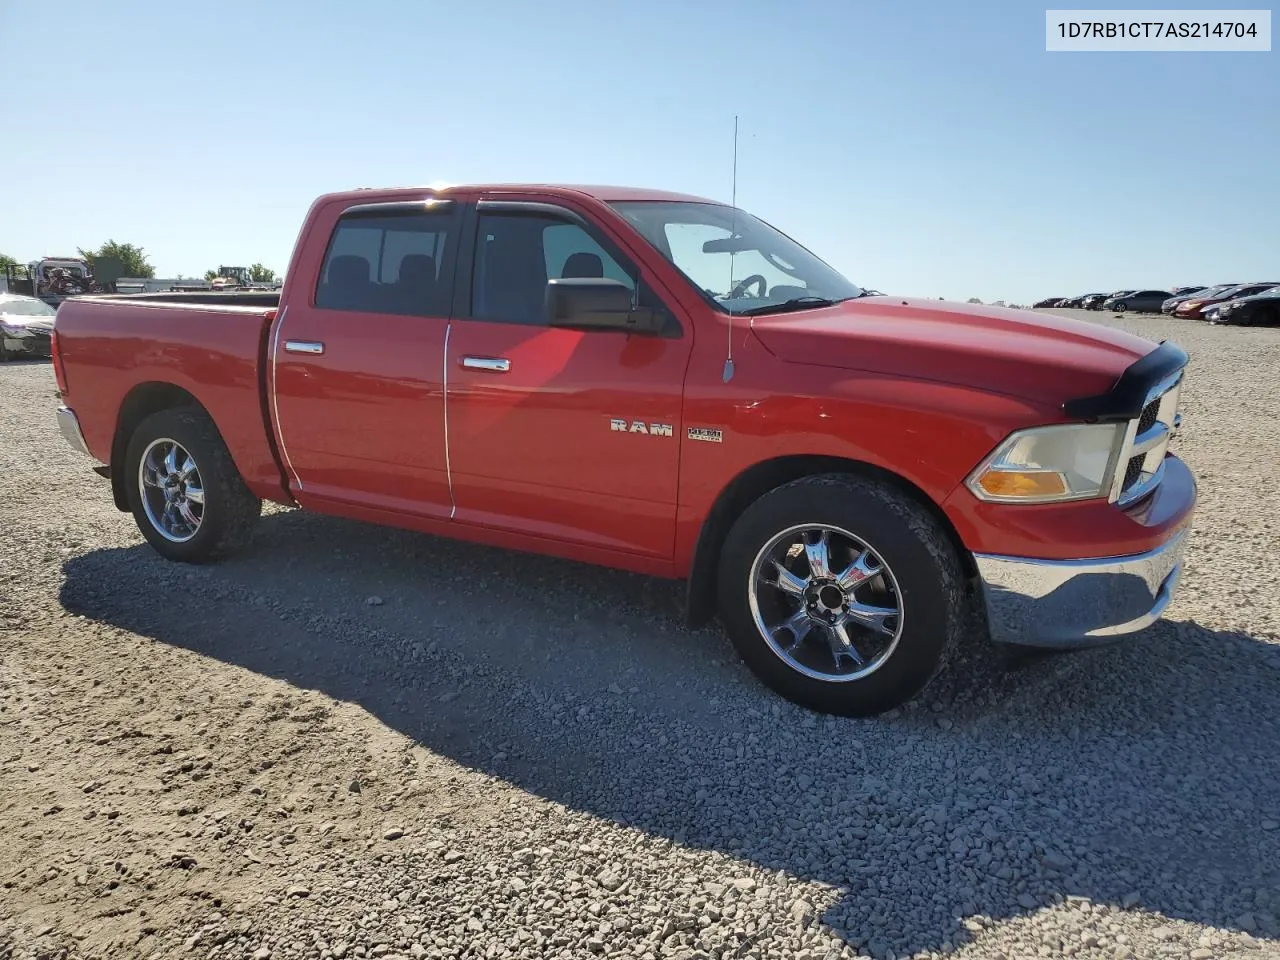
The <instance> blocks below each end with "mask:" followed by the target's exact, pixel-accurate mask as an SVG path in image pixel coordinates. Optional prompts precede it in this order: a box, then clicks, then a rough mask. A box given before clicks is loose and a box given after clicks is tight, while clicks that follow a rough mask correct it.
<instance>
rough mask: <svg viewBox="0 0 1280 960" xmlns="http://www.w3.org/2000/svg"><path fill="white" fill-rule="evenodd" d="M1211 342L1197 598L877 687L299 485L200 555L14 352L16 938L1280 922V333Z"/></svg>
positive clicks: (411, 946)
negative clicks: (1066, 649)
mask: <svg viewBox="0 0 1280 960" xmlns="http://www.w3.org/2000/svg"><path fill="white" fill-rule="evenodd" d="M1087 316H1088V317H1089V318H1090V319H1094V320H1104V321H1105V322H1113V323H1116V324H1118V325H1120V326H1123V327H1125V328H1126V329H1131V330H1135V331H1138V332H1142V333H1145V334H1146V335H1148V336H1151V337H1153V338H1155V339H1159V338H1162V337H1166V336H1167V337H1172V338H1174V339H1176V340H1177V341H1178V342H1180V343H1181V344H1183V345H1184V346H1185V347H1186V348H1187V349H1188V350H1189V351H1190V352H1191V354H1192V362H1193V366H1192V370H1191V374H1190V378H1189V381H1188V385H1187V388H1186V391H1185V404H1186V405H1185V408H1184V412H1185V415H1186V420H1185V427H1184V432H1183V436H1182V438H1181V439H1180V441H1179V444H1178V448H1179V450H1180V452H1181V453H1182V455H1183V456H1184V457H1185V458H1186V459H1187V460H1188V461H1189V462H1190V464H1191V466H1192V467H1193V469H1194V470H1195V472H1196V475H1197V477H1198V478H1199V480H1200V483H1201V496H1202V500H1201V513H1200V519H1199V520H1198V523H1197V528H1196V533H1195V537H1194V540H1193V545H1192V549H1191V552H1190V555H1189V557H1188V560H1187V571H1186V575H1185V577H1184V580H1183V585H1182V588H1181V593H1180V595H1179V596H1178V598H1177V599H1176V601H1175V602H1174V604H1173V605H1172V606H1171V607H1170V609H1169V611H1168V616H1167V619H1166V620H1165V621H1163V622H1161V623H1160V624H1158V625H1157V626H1155V627H1154V628H1152V629H1151V630H1150V631H1148V632H1147V633H1145V634H1144V635H1142V636H1139V637H1135V638H1132V639H1131V640H1130V641H1128V642H1126V643H1124V644H1121V645H1119V646H1116V647H1112V648H1109V649H1105V650H1096V651H1090V652H1087V653H1079V654H1073V655H1071V656H1066V657H1051V658H1047V659H1043V660H1037V661H1034V662H1031V663H1029V664H1025V665H1023V666H1021V668H1020V669H1017V670H1013V671H1001V672H997V671H995V670H994V669H992V668H991V667H990V665H989V664H987V663H986V661H985V660H984V659H983V658H981V657H978V658H975V659H974V661H973V662H971V663H967V664H962V665H961V666H960V667H959V668H958V670H957V671H956V672H955V674H954V675H953V676H952V677H951V678H950V679H949V680H948V681H947V682H946V683H944V684H943V685H941V686H940V687H939V688H938V689H937V690H936V691H934V692H933V693H932V694H931V695H930V696H929V697H927V698H926V699H924V700H922V701H921V702H920V703H919V704H917V705H915V706H913V707H912V708H910V709H907V710H904V711H902V712H901V713H899V714H897V715H890V716H888V717H885V718H880V719H877V720H870V721H856V720H835V719H830V718H820V717H817V716H814V715H811V714H807V713H805V712H803V711H801V710H799V709H796V708H793V707H791V706H790V705H789V704H787V703H785V702H783V701H780V700H779V699H778V698H776V697H774V696H773V695H771V694H769V693H767V692H765V691H764V690H763V689H762V688H761V687H760V686H759V685H758V684H756V682H755V681H754V680H753V679H752V678H751V677H750V676H749V675H748V674H747V672H746V670H745V668H744V667H742V666H741V665H740V664H738V663H736V662H735V660H734V659H733V657H732V654H731V651H730V648H729V645H728V643H727V641H725V640H724V639H723V638H722V637H721V636H720V635H719V633H718V632H717V631H715V630H703V631H698V632H690V631H688V630H686V629H684V628H683V627H682V626H681V625H680V622H679V617H678V611H679V601H680V589H679V587H678V586H676V585H673V584H668V583H663V582H660V581H655V580H649V579H645V578H642V577H635V576H630V575H626V574H621V573H615V572H609V571H602V570H596V569H592V568H587V567H582V566H579V565H575V564H571V563H564V562H557V561H551V560H546V559H541V558H537V557H530V556H523V555H518V554H509V553H505V552H502V551H497V550H489V549H484V548H480V547H473V546H468V545H462V544H457V543H451V542H446V541H441V540H433V539H430V538H427V537H422V536H417V535H412V534H408V533H402V532H399V531H393V530H385V529H379V528H375V527H371V526H364V525H360V524H355V523H349V522H345V521H338V520H333V519H328V518H324V517H319V516H311V515H305V514H302V513H299V512H297V511H289V510H274V509H273V510H271V511H270V514H269V516H267V517H266V518H265V519H264V521H263V523H262V524H261V527H260V531H259V536H258V539H257V541H256V543H255V544H254V546H253V548H252V549H251V550H250V551H249V552H248V553H246V554H244V555H242V556H240V557H238V558H236V559H234V560H232V561H228V562H226V563H223V564H220V565H217V566H212V567H202V568H190V569H189V568H183V567H178V566H174V565H171V564H167V563H165V562H163V561H161V560H160V559H158V558H157V557H156V556H155V555H154V554H153V553H152V552H151V551H150V550H149V549H147V548H146V547H144V546H143V545H142V543H141V538H140V536H139V535H138V534H137V532H136V530H135V528H134V527H133V524H132V520H131V519H130V518H129V517H127V516H125V515H123V514H119V513H117V512H116V511H115V509H114V508H113V507H112V505H111V502H110V494H109V491H108V489H107V485H106V483H105V482H102V481H100V480H99V479H98V478H96V477H95V476H94V475H93V474H92V473H90V472H89V471H88V463H87V461H85V460H84V459H83V458H80V457H78V456H77V455H75V454H74V453H72V452H71V451H70V450H69V449H68V448H66V446H65V445H64V444H63V442H62V440H61V439H60V438H59V437H58V436H57V432H56V429H55V428H54V426H53V420H52V409H53V406H54V405H55V402H56V401H55V399H54V396H53V390H54V384H53V377H52V373H51V371H50V369H49V366H48V365H47V364H42V363H13V364H7V365H3V366H0V437H3V440H0V569H3V570H4V571H5V575H4V576H3V577H0V836H2V837H3V838H4V842H3V844H0V960H11V958H12V960H17V958H32V957H67V958H73V957H74V958H79V957H86V958H87V957H102V958H105V957H145V956H163V957H169V956H176V957H209V958H224V957H228V958H230V957H234V958H241V957H245V958H248V957H254V958H260V960H267V958H270V960H282V958H303V957H307V958H314V957H321V958H329V957H334V958H343V957H388V958H395V957H431V958H440V957H484V958H497V957H595V956H609V957H612V956H632V957H638V958H645V957H652V958H659V957H715V958H738V957H751V958H766V957H795V958H798V960H804V958H810V960H826V958H829V957H854V956H867V955H869V956H874V957H898V958H901V957H910V956H937V955H942V954H948V953H950V954H954V955H956V956H963V957H991V958H997V957H1004V958H1006V960H1020V958H1027V957H1041V956H1046V957H1048V956H1077V957H1089V958H1106V960H1119V958H1124V957H1134V958H1145V957H1166V956H1168V957H1183V958H1194V960H1208V958H1219V957H1226V956H1246V957H1280V796H1278V795H1277V784H1278V783H1280V755H1278V753H1277V750H1276V747H1275V744H1276V739H1277V717H1278V716H1280V646H1278V644H1280V596H1278V595H1277V588H1276V585H1277V583H1280V549H1277V548H1278V546H1280V545H1278V543H1277V529H1278V521H1277V520H1276V517H1277V511H1276V509H1275V503H1276V502H1277V501H1278V500H1280V477H1278V476H1277V471H1276V469H1275V468H1276V465H1277V464H1280V391H1278V390H1277V387H1276V384H1277V383H1278V382H1280V379H1278V374H1280V330H1238V329H1229V328H1228V329H1223V328H1210V327H1207V326H1205V325H1203V324H1198V323H1196V322H1194V321H1175V320H1168V319H1154V318H1136V317H1130V318H1126V319H1123V320H1112V319H1111V318H1110V316H1109V315H1099V314H1088V315H1087Z"/></svg>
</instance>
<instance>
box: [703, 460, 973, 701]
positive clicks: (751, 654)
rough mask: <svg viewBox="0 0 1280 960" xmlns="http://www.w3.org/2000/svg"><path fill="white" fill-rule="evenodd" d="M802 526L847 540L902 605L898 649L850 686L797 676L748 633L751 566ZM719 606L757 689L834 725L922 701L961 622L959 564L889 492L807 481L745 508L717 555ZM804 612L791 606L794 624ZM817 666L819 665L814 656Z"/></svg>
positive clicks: (838, 481) (916, 511)
mask: <svg viewBox="0 0 1280 960" xmlns="http://www.w3.org/2000/svg"><path fill="white" fill-rule="evenodd" d="M809 524H814V525H823V526H829V527H832V528H837V529H838V530H842V531H847V532H848V533H849V534H852V535H853V537H854V538H856V539H857V540H860V541H862V544H863V546H865V547H869V548H870V549H871V550H872V551H874V553H876V554H878V555H879V557H880V558H881V559H882V560H883V565H884V566H886V567H888V568H889V570H890V571H891V576H892V578H893V581H895V582H896V587H897V589H896V590H895V591H893V592H892V593H888V594H886V596H889V597H896V598H897V600H898V601H899V602H900V606H899V609H900V611H901V619H900V620H897V621H895V626H896V629H897V642H896V646H892V648H891V649H890V650H889V652H888V653H887V654H886V655H885V659H884V660H883V662H882V663H881V664H880V665H879V666H878V667H876V668H874V669H873V670H872V672H870V673H868V674H867V675H865V676H862V677H859V678H857V679H845V680H830V679H820V678H815V677H814V676H811V675H808V674H806V673H804V672H801V670H800V669H797V668H796V667H793V666H792V665H791V664H790V663H788V662H787V660H785V659H783V655H782V654H781V653H778V652H775V650H774V648H773V647H771V646H770V644H769V642H768V641H767V640H766V639H765V636H764V634H763V632H762V630H761V628H760V627H758V626H757V623H756V614H755V613H754V612H753V609H752V597H753V593H752V590H751V581H752V571H753V568H754V567H755V566H756V561H757V557H759V556H761V555H762V551H764V550H765V548H766V547H768V546H769V544H770V543H771V541H773V540H774V539H775V538H776V537H778V536H779V535H781V534H783V533H784V532H786V531H789V530H791V529H792V528H794V527H797V526H801V525H809ZM850 555H851V554H846V556H850ZM800 562H802V563H803V562H804V561H800ZM834 566H835V565H834V564H833V567H834ZM810 574H811V571H810ZM868 583H870V581H868ZM883 583H884V582H883V581H882V583H881V586H883ZM872 586H875V584H872ZM769 589H773V588H769ZM755 596H757V597H760V596H761V595H760V594H759V593H757V594H755ZM772 596H777V594H776V593H775V594H772ZM718 601H719V609H720V619H721V622H722V623H723V624H724V626H725V628H726V631H727V632H728V634H729V638H730V640H731V642H732V643H733V645H734V648H735V649H736V650H737V652H738V654H739V656H741V657H742V659H743V660H744V661H745V662H746V664H747V666H748V667H749V668H750V669H751V670H752V672H753V673H755V675H756V676H757V677H758V678H759V679H760V680H761V681H762V682H763V683H764V684H765V685H767V686H768V687H770V688H771V689H772V690H774V691H775V692H776V693H779V694H781V695H782V696H783V697H785V698H786V699H788V700H790V701H792V702H793V703H796V704H799V705H800V706H803V707H806V708H808V709H811V710H816V711H818V712H820V713H829V714H835V715H839V716H871V715H874V714H878V713H883V712H884V711H886V710H890V709H893V708H894V707H897V706H900V705H901V704H903V703H905V702H907V701H908V700H911V699H913V698H914V697H915V696H917V695H918V694H919V693H921V692H922V691H923V690H924V689H925V688H926V687H927V686H928V685H929V684H930V683H931V682H932V681H933V680H934V679H935V678H936V677H937V676H938V675H939V674H940V673H941V672H942V670H943V669H944V667H945V666H946V664H947V662H948V661H949V660H950V658H951V655H952V653H953V652H954V650H955V649H956V647H957V645H958V643H959V639H960V637H961V636H962V635H963V632H964V623H965V617H966V614H967V612H968V605H967V603H966V597H965V581H964V573H963V570H962V568H961V564H960V560H959V557H957V555H956V551H955V549H954V547H953V546H952V542H951V540H950V538H949V537H948V536H947V534H946V532H945V531H944V530H943V529H942V527H941V526H940V525H939V523H938V522H937V521H936V520H935V519H934V518H933V517H932V516H931V515H930V514H929V512H928V511H926V510H925V509H924V508H923V507H922V506H921V505H920V504H919V503H917V502H916V501H915V500H913V499H912V498H911V497H909V496H907V495H905V494H903V493H901V492H899V491H898V490H896V489H894V488H892V487H891V486H888V485H886V484H882V483H878V482H875V481H873V480H868V479H863V478H860V477H855V476H851V475H845V474H825V475H820V476H813V477H805V478H803V479H800V480H796V481H793V482H791V483H788V484H785V485H783V486H781V487H778V488H777V489H775V490H773V491H771V492H769V493H767V494H765V495H764V496H762V497H761V498H760V499H759V500H757V501H756V502H755V503H753V504H752V505H751V506H749V507H748V508H747V509H746V510H745V511H744V512H743V514H742V515H741V516H740V517H739V518H738V519H737V521H736V522H735V523H734V525H733V527H732V529H731V530H730V531H729V535H728V537H727V538H726V539H725V544H724V548H723V550H722V551H721V555H720V564H719V571H718ZM802 602H803V601H801V600H799V599H796V600H795V601H794V603H795V612H796V615H797V616H798V615H799V611H798V608H799V607H800V606H801V605H802ZM760 603H763V601H760ZM762 619H766V618H764V616H763V614H762ZM773 619H774V621H775V622H776V620H777V617H776V616H775V617H774V618H773ZM882 622H883V621H882ZM811 632H812V631H811ZM796 642H797V643H799V642H800V641H796ZM804 642H809V641H808V640H806V641H804ZM816 642H818V643H828V644H829V643H830V640H829V634H828V633H826V632H825V631H823V632H822V633H821V634H820V637H819V639H818V640H817V641H816ZM815 656H817V657H821V656H822V653H821V650H820V649H819V650H818V651H817V652H816V654H815ZM833 662H834V663H835V664H836V666H837V668H838V667H839V664H840V661H839V659H838V658H834V657H833ZM873 662H874V661H873V660H868V663H873ZM850 672H855V671H850Z"/></svg>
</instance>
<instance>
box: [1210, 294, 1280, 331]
mask: <svg viewBox="0 0 1280 960" xmlns="http://www.w3.org/2000/svg"><path fill="white" fill-rule="evenodd" d="M1204 318H1205V319H1206V320H1208V321H1209V322H1210V323H1231V324H1239V325H1241V326H1246V325H1258V326H1264V325H1272V324H1280V286H1275V287H1269V288H1267V289H1266V290H1262V291H1260V292H1258V293H1253V294H1249V295H1248V296H1243V297H1236V298H1235V299H1233V300H1225V301H1223V302H1222V303H1217V304H1214V305H1213V306H1211V307H1208V308H1207V309H1206V310H1205V311H1204Z"/></svg>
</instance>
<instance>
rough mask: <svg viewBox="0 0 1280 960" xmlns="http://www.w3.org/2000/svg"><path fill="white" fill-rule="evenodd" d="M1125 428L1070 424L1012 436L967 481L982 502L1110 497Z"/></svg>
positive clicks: (1121, 424)
mask: <svg viewBox="0 0 1280 960" xmlns="http://www.w3.org/2000/svg"><path fill="white" fill-rule="evenodd" d="M1124 434H1125V424H1123V423H1116V424H1088V423H1065V424H1060V425H1057V426H1052V427H1032V428H1031V429H1029V430H1019V431H1017V432H1016V433H1013V434H1011V435H1010V436H1009V438H1008V439H1007V440H1005V441H1004V442H1003V443H1002V444H1000V446H998V447H996V449H995V451H994V452H993V453H992V454H991V455H990V456H989V457H987V459H986V460H984V461H982V463H981V464H979V465H978V468H977V469H976V470H974V471H973V473H972V474H970V476H969V479H968V480H966V481H965V483H966V485H967V486H968V487H969V489H970V490H971V491H973V495H974V496H976V497H977V498H978V499H979V500H990V501H995V502H997V503H1056V502H1060V501H1064V500H1086V499H1088V498H1090V497H1101V496H1105V495H1106V494H1107V493H1108V492H1109V491H1110V489H1111V478H1112V475H1113V473H1114V471H1115V468H1116V460H1117V459H1118V458H1119V455H1120V445H1121V444H1122V443H1123V442H1124Z"/></svg>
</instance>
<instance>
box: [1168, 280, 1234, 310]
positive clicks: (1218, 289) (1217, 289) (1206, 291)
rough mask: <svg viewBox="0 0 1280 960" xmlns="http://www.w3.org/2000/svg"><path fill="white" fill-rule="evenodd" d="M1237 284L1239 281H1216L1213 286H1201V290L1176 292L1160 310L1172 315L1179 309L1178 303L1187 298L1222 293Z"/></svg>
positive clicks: (1192, 298)
mask: <svg viewBox="0 0 1280 960" xmlns="http://www.w3.org/2000/svg"><path fill="white" fill-rule="evenodd" d="M1237 286H1239V284H1238V283H1215V284H1214V285H1213V286H1211V287H1201V288H1200V289H1199V290H1192V291H1190V292H1188V293H1179V294H1176V295H1174V296H1172V297H1170V298H1169V299H1168V300H1166V301H1165V302H1164V303H1163V304H1161V305H1160V312H1161V313H1167V314H1170V315H1172V314H1173V311H1174V310H1176V309H1177V307H1178V304H1180V303H1184V302H1186V301H1187V300H1194V299H1197V298H1204V297H1212V296H1216V295H1217V294H1219V293H1222V292H1224V291H1226V290H1230V289H1231V288H1232V287H1237Z"/></svg>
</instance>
